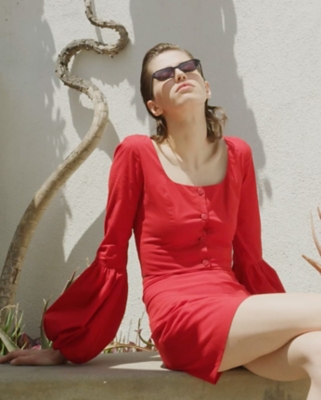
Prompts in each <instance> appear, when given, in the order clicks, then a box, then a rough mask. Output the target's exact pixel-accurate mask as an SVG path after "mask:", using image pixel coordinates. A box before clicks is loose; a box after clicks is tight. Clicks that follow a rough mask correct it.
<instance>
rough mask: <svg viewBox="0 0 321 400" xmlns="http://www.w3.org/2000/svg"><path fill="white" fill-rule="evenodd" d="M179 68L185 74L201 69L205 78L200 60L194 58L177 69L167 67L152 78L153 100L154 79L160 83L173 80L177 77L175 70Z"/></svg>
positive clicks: (179, 65)
mask: <svg viewBox="0 0 321 400" xmlns="http://www.w3.org/2000/svg"><path fill="white" fill-rule="evenodd" d="M176 68H178V69H180V70H181V71H183V72H185V73H186V72H193V71H195V70H196V69H198V68H199V70H200V72H201V75H202V76H203V71H202V66H201V62H200V60H197V59H196V58H193V59H191V60H187V61H184V62H182V63H180V64H178V65H176V67H166V68H163V69H159V70H158V71H155V72H154V73H153V74H152V76H151V85H150V88H151V98H153V79H157V80H158V81H161V82H163V81H166V80H167V79H170V78H173V77H174V76H175V69H176Z"/></svg>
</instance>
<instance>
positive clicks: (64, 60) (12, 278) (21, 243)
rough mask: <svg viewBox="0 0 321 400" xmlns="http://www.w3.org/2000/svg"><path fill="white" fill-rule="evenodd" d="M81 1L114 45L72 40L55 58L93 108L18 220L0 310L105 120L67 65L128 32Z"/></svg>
mask: <svg viewBox="0 0 321 400" xmlns="http://www.w3.org/2000/svg"><path fill="white" fill-rule="evenodd" d="M84 1H85V8H86V16H87V17H88V19H89V21H90V22H91V23H93V24H94V25H97V26H99V27H102V28H109V29H114V30H115V31H117V32H118V33H119V36H120V38H119V40H118V41H117V43H116V44H114V45H107V44H104V43H101V42H97V41H95V40H92V39H82V40H75V41H73V42H71V43H70V44H68V45H67V46H66V47H65V48H64V49H63V50H62V52H61V53H60V55H59V57H58V60H57V67H56V73H57V75H58V77H59V78H60V79H61V80H62V81H63V82H64V84H65V85H67V86H69V87H71V88H73V89H76V90H78V91H80V92H82V93H85V94H86V95H87V96H88V97H89V98H90V100H91V101H92V102H93V107H94V116H93V121H92V124H91V126H90V128H89V131H88V132H87V134H86V136H85V137H84V139H83V140H82V141H81V143H80V144H79V145H78V146H77V148H76V149H75V150H73V151H72V152H71V154H70V155H69V156H68V157H67V158H66V159H65V160H64V161H63V162H62V163H61V164H60V165H59V166H58V168H57V170H56V171H54V172H53V173H52V174H51V175H50V176H49V178H48V179H47V180H46V181H45V182H44V184H43V185H42V186H41V188H40V189H39V190H38V191H37V192H36V194H35V196H34V198H33V199H32V200H31V202H30V204H29V206H28V208H27V209H26V211H25V213H24V214H23V216H22V218H21V220H20V222H19V225H18V227H17V229H16V231H15V234H14V237H13V239H12V242H11V245H10V247H9V250H8V254H7V257H6V261H5V264H4V267H3V270H2V274H1V277H0V309H1V308H3V307H5V306H7V305H8V304H11V303H13V301H14V296H15V292H16V287H17V283H18V278H19V275H20V272H21V268H22V265H23V261H24V258H25V255H26V252H27V249H28V246H29V243H30V240H31V238H32V235H33V233H34V231H35V229H36V226H37V224H38V222H39V221H40V218H41V216H42V214H43V212H44V211H45V210H46V208H47V207H48V205H49V202H50V200H51V199H52V198H53V196H54V194H55V193H56V192H57V191H58V189H60V187H61V186H62V185H63V184H64V183H65V182H66V181H67V179H68V178H69V177H70V176H71V175H72V174H73V173H74V172H75V171H76V170H77V169H78V167H79V166H80V165H81V164H82V163H83V162H84V161H85V160H86V158H87V157H88V156H89V155H90V154H91V153H92V151H93V150H94V149H95V148H96V146H97V144H98V142H99V140H100V138H101V136H102V134H103V132H104V130H105V128H106V125H107V122H108V106H107V103H106V100H105V98H104V95H103V94H102V92H101V91H100V90H99V89H98V88H97V86H95V85H94V84H93V83H92V82H91V81H89V80H86V79H82V78H80V77H78V76H76V75H74V74H72V73H71V72H70V71H69V68H68V66H69V63H70V60H71V58H72V57H74V56H76V54H77V53H79V52H81V51H83V50H93V51H95V52H96V53H98V54H107V55H110V56H112V57H113V56H114V55H115V54H117V53H118V52H119V51H121V50H122V49H123V48H124V47H125V46H126V45H127V43H128V40H129V39H128V33H127V31H126V29H125V28H124V27H123V26H122V25H119V24H116V23H115V22H113V21H109V22H106V21H101V20H99V19H97V18H96V17H94V15H93V12H92V5H91V0H84Z"/></svg>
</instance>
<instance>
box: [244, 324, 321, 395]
mask: <svg viewBox="0 0 321 400" xmlns="http://www.w3.org/2000/svg"><path fill="white" fill-rule="evenodd" d="M244 367H245V368H247V369H248V370H250V371H252V372H254V373H255V374H257V375H260V376H263V377H265V378H269V379H274V380H278V381H282V380H283V381H291V380H296V379H301V378H307V377H309V378H310V379H311V386H310V391H309V395H308V397H307V400H319V399H320V398H321V332H309V333H304V334H303V335H300V336H298V337H296V338H295V339H293V340H291V341H290V342H289V343H287V344H286V345H285V346H283V347H281V348H280V349H278V350H276V351H274V352H273V353H270V354H267V355H265V356H262V357H260V358H258V359H256V360H254V361H252V362H250V363H248V364H245V365H244Z"/></svg>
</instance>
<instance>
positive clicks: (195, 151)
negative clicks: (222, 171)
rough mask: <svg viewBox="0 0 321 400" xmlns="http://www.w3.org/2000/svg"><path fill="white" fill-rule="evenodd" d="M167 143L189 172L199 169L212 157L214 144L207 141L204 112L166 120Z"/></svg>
mask: <svg viewBox="0 0 321 400" xmlns="http://www.w3.org/2000/svg"><path fill="white" fill-rule="evenodd" d="M166 124H167V131H168V138H167V143H168V145H169V147H170V148H171V150H172V151H173V153H174V154H175V156H176V158H177V159H178V161H179V162H180V163H183V164H184V165H185V166H186V167H187V168H188V169H190V170H197V169H199V168H200V167H201V166H202V165H204V163H206V162H207V161H208V160H209V158H210V157H211V156H212V155H213V151H214V150H215V146H214V143H212V142H209V141H208V139H207V125H206V119H205V116H204V110H203V112H202V114H201V115H199V116H198V115H197V113H191V114H190V115H188V116H186V115H184V118H168V117H167V118H166Z"/></svg>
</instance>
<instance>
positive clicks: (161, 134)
mask: <svg viewBox="0 0 321 400" xmlns="http://www.w3.org/2000/svg"><path fill="white" fill-rule="evenodd" d="M169 50H179V51H183V52H184V53H186V54H187V55H188V56H189V57H191V58H194V57H193V55H192V54H191V53H190V52H188V51H187V50H184V49H182V48H180V47H179V46H177V45H174V44H170V43H159V44H157V45H156V46H154V47H153V48H151V49H150V50H149V51H148V52H147V53H146V54H145V57H144V59H143V65H142V72H141V75H140V92H141V95H142V97H143V101H144V104H145V106H146V108H147V111H148V112H149V114H150V115H151V116H152V117H153V118H154V119H155V120H156V134H155V135H152V139H154V140H155V141H156V142H157V143H161V142H163V141H164V139H166V138H167V125H166V121H165V118H164V117H163V116H161V115H160V116H158V117H156V116H155V115H153V114H152V113H151V111H150V110H149V108H148V107H147V102H148V101H149V100H152V98H151V93H152V90H151V89H152V88H151V85H152V80H151V73H150V72H149V71H148V65H149V63H150V62H151V60H152V59H153V58H155V57H156V56H158V55H159V54H161V53H164V52H165V51H169ZM200 73H201V75H202V77H203V78H204V75H203V72H202V70H200ZM205 118H206V125H207V138H208V139H209V140H210V141H211V142H214V141H215V140H217V139H220V138H221V137H222V136H223V132H224V126H225V123H226V120H227V117H226V115H225V113H224V111H223V109H222V108H221V107H213V106H209V105H208V100H206V102H205Z"/></svg>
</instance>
